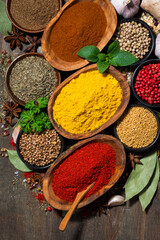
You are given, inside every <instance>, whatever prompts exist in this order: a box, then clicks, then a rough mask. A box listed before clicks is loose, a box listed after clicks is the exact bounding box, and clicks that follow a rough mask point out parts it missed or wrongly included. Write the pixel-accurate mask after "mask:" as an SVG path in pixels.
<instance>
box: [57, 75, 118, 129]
mask: <svg viewBox="0 0 160 240" xmlns="http://www.w3.org/2000/svg"><path fill="white" fill-rule="evenodd" d="M121 100H122V89H121V87H120V85H119V82H118V81H117V80H116V79H115V78H114V77H113V76H112V75H111V74H100V73H99V72H98V70H92V71H88V72H86V73H81V74H80V75H79V76H78V77H77V78H75V79H73V80H71V81H70V82H69V83H68V84H67V85H66V86H65V87H63V88H62V90H61V92H60V93H59V95H58V96H57V98H56V100H55V103H54V106H53V118H54V120H55V121H56V123H57V124H58V125H61V126H62V128H64V129H65V130H66V131H67V132H70V133H75V134H78V133H86V132H88V131H92V130H94V129H96V128H98V127H100V126H101V125H102V124H103V123H105V122H106V121H108V120H109V119H110V118H111V117H112V116H113V115H114V113H115V112H116V110H117V108H118V107H119V106H120V104H121Z"/></svg>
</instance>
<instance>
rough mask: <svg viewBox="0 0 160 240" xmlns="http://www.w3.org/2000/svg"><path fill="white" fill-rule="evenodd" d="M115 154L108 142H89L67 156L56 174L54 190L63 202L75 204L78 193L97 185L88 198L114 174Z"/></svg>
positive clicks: (53, 180) (56, 170)
mask: <svg viewBox="0 0 160 240" xmlns="http://www.w3.org/2000/svg"><path fill="white" fill-rule="evenodd" d="M115 166H116V153H115V151H114V150H113V148H112V147H111V146H110V145H107V144H105V143H89V144H87V145H85V146H83V147H81V148H80V149H77V150H76V151H75V152H74V153H72V154H71V155H70V156H69V157H67V158H66V159H65V160H64V161H63V162H62V163H61V164H60V165H58V166H57V168H56V169H55V170H54V172H53V178H52V189H53V191H54V193H55V194H56V195H57V196H58V197H59V198H61V199H63V200H66V201H71V202H73V201H74V199H75V197H76V195H77V193H78V192H80V191H82V190H84V189H86V188H87V186H88V185H89V184H91V183H92V182H95V185H94V186H93V187H92V189H91V190H90V191H89V192H88V193H87V194H86V196H85V197H89V196H90V195H92V194H93V193H95V192H97V191H98V190H99V189H101V188H102V187H103V186H104V185H106V184H107V183H108V182H109V180H110V178H111V176H112V175H113V174H114V171H115Z"/></svg>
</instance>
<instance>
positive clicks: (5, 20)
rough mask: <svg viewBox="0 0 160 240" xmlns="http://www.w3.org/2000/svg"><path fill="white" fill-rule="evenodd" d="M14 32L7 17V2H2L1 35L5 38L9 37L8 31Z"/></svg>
mask: <svg viewBox="0 0 160 240" xmlns="http://www.w3.org/2000/svg"><path fill="white" fill-rule="evenodd" d="M11 30H12V24H11V22H10V20H9V18H8V16H7V13H6V9H5V2H3V1H2V0H0V33H2V34H3V35H4V36H6V35H8V33H7V31H9V32H10V31H11Z"/></svg>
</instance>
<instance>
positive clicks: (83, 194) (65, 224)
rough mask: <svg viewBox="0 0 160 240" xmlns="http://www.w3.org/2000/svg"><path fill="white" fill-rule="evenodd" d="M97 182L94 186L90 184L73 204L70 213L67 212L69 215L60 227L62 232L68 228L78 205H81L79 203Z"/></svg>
mask: <svg viewBox="0 0 160 240" xmlns="http://www.w3.org/2000/svg"><path fill="white" fill-rule="evenodd" d="M94 184H95V182H93V183H92V184H90V185H89V186H88V187H87V188H86V189H85V190H83V191H82V192H79V193H78V194H77V196H76V198H75V200H74V202H73V204H72V205H71V207H70V209H69V211H68V212H67V214H66V215H65V217H64V218H63V220H62V221H61V223H60V225H59V230H60V231H64V230H65V229H66V227H67V224H68V222H69V220H70V218H71V216H72V214H73V212H74V210H75V208H76V207H77V205H78V204H79V202H80V201H81V200H82V199H83V198H84V196H85V195H86V193H87V192H88V191H89V190H90V189H91V188H92V187H93V186H94Z"/></svg>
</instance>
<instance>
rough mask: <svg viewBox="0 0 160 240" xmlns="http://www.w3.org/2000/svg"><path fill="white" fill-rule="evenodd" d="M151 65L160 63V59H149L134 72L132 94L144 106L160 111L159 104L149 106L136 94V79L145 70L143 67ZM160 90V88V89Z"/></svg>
mask: <svg viewBox="0 0 160 240" xmlns="http://www.w3.org/2000/svg"><path fill="white" fill-rule="evenodd" d="M151 63H160V59H149V60H147V61H145V62H143V63H141V64H140V65H139V66H138V67H137V68H136V69H135V71H134V73H133V75H132V80H131V88H132V92H133V94H134V96H135V98H136V99H137V100H138V101H139V102H140V103H141V104H144V105H145V106H147V107H151V108H156V109H160V103H157V104H155V103H154V104H149V103H148V102H146V101H145V100H142V99H141V98H140V97H139V96H138V95H137V93H136V91H135V88H134V85H135V81H136V77H137V75H138V72H139V71H140V70H141V69H142V68H143V66H147V65H148V64H151ZM159 89H160V88H159Z"/></svg>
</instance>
